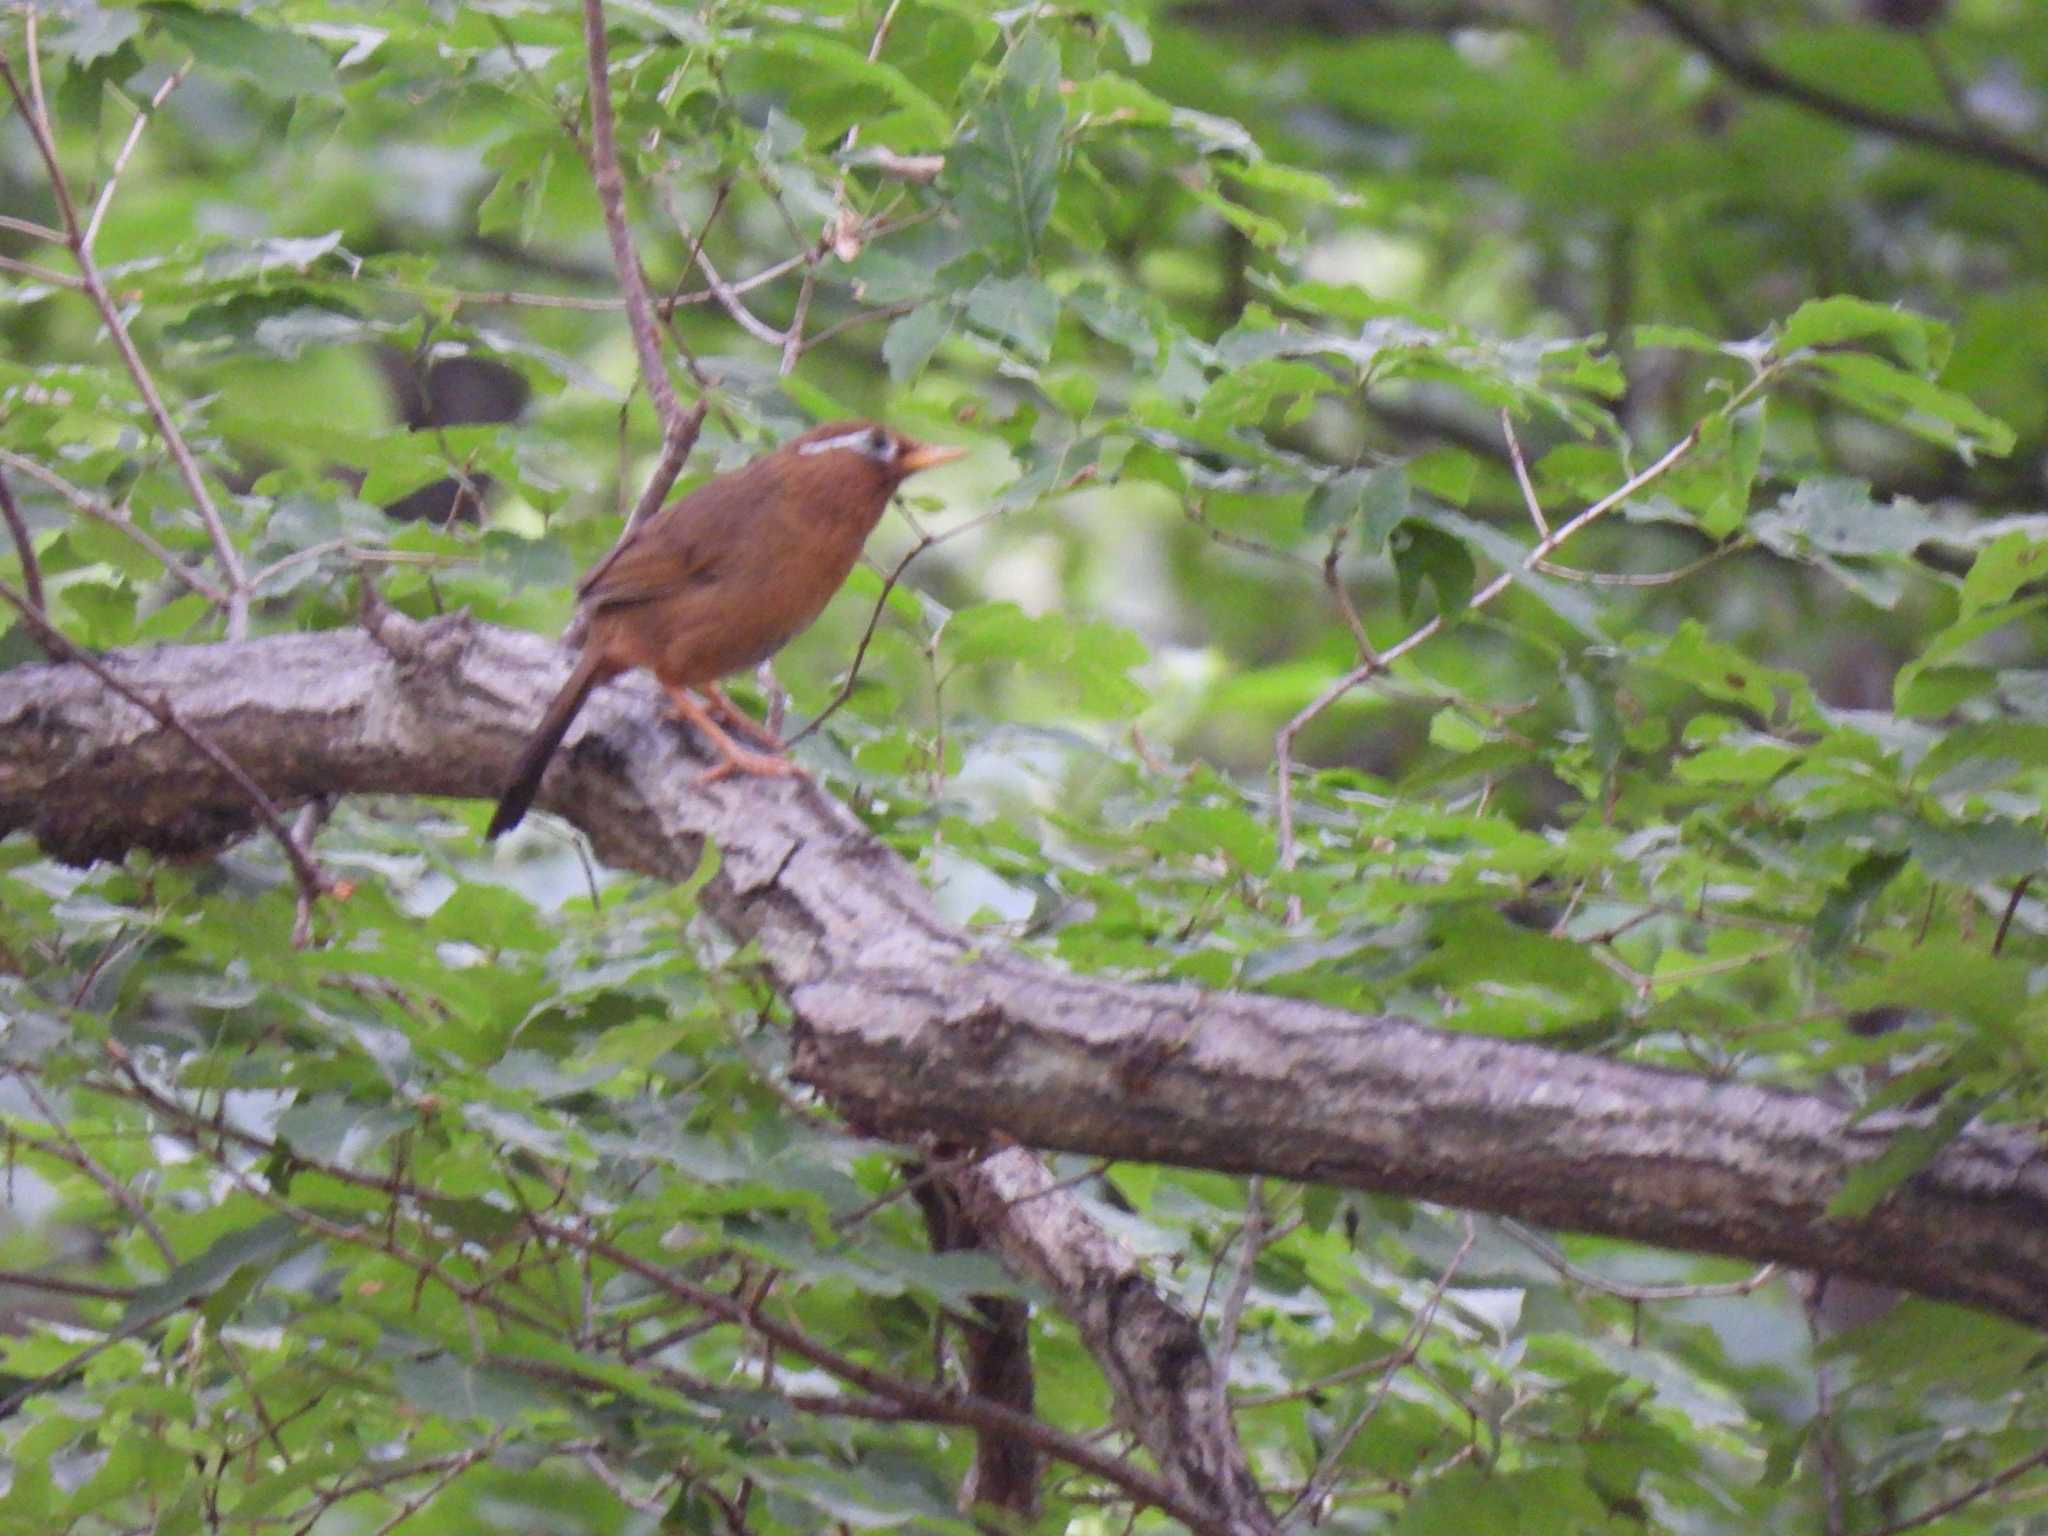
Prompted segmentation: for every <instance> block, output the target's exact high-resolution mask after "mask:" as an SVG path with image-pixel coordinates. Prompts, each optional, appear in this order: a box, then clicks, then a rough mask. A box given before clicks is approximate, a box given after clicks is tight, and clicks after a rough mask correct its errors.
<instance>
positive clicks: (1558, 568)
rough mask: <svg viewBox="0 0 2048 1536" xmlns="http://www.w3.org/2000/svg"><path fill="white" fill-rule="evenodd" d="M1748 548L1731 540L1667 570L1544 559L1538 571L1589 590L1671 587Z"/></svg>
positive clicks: (1747, 545)
mask: <svg viewBox="0 0 2048 1536" xmlns="http://www.w3.org/2000/svg"><path fill="white" fill-rule="evenodd" d="M1747 548H1749V540H1747V539H1730V540H1729V541H1728V542H1727V543H1725V544H1718V545H1716V546H1715V547H1714V548H1713V549H1710V550H1708V551H1707V553H1705V554H1704V555H1701V556H1700V557H1699V559H1697V560H1688V561H1686V563H1685V564H1684V565H1680V566H1675V567H1673V568H1672V569H1671V570H1668V571H1581V570H1577V569H1575V568H1573V567H1572V566H1569V565H1559V564H1558V563H1557V562H1556V561H1555V560H1545V561H1543V562H1542V563H1540V564H1539V565H1538V566H1537V567H1536V569H1537V570H1539V571H1541V572H1542V573H1543V574H1544V575H1546V576H1555V577H1556V578H1557V579H1558V580H1559V581H1573V582H1577V583H1578V584H1579V585H1581V586H1587V587H1669V586H1675V585H1677V584H1678V583H1679V582H1681V581H1684V580H1685V579H1686V578H1688V577H1690V576H1697V575H1698V574H1699V573H1700V572H1701V571H1703V570H1705V569H1706V568H1707V567H1708V566H1710V565H1713V564H1715V563H1716V562H1718V561H1722V560H1726V559H1727V558H1728V557H1729V556H1730V555H1732V554H1734V553H1735V552H1736V551H1737V550H1742V549H1747Z"/></svg>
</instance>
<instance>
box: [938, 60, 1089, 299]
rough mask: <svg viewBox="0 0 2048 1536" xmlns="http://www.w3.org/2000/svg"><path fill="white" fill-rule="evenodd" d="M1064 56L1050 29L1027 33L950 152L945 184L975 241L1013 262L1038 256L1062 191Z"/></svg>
mask: <svg viewBox="0 0 2048 1536" xmlns="http://www.w3.org/2000/svg"><path fill="white" fill-rule="evenodd" d="M1059 64H1060V61H1059V51H1058V50H1057V49H1056V48H1054V47H1053V45H1052V43H1051V42H1050V41H1049V40H1048V39H1047V38H1046V36H1045V34H1044V33H1043V32H1041V31H1038V30H1032V31H1029V32H1027V33H1025V35H1024V36H1023V37H1022V38H1021V39H1020V40H1019V41H1018V42H1017V43H1016V44H1015V45H1014V46H1013V47H1012V48H1011V49H1010V51H1009V53H1008V55H1007V56H1006V57H1005V58H1004V60H1003V68H1002V73H1001V75H1000V76H998V77H997V81H996V84H995V88H994V89H993V90H991V91H990V92H989V94H988V96H987V97H986V98H985V99H984V100H983V101H982V103H981V104H980V106H978V107H977V108H976V109H975V110H974V112H973V113H972V115H971V116H970V117H969V119H968V126H967V131H966V132H965V133H964V134H963V135H962V136H961V137H960V138H958V139H957V140H955V141H954V144H953V147H952V148H951V149H950V150H949V151H948V152H947V155H946V172H945V176H944V178H943V179H942V182H941V185H942V187H943V188H944V190H945V191H946V192H947V193H948V194H949V195H950V196H951V197H952V199H953V209H954V212H955V213H956V214H957V215H958V217H959V219H960V222H961V224H962V226H963V227H964V228H965V230H966V232H967V235H968V238H969V240H970V241H971V242H972V243H973V246H974V248H975V249H976V250H978V251H981V252H982V253H983V254H985V255H987V256H988V257H989V258H990V259H991V260H993V261H995V262H996V263H997V264H998V266H1000V267H1002V268H1004V269H1005V270H1009V271H1015V270H1016V269H1018V268H1021V267H1029V266H1033V265H1035V264H1036V263H1037V261H1038V256H1039V237H1040V236H1041V235H1042V234H1043V233H1044V231H1045V226H1046V224H1047V223H1048V222H1049V221H1050V220H1051V218H1052V210H1053V202H1054V199H1055V198H1056V197H1057V196H1058V195H1059V181H1058V172H1059V161H1060V130H1061V129H1062V128H1063V127H1064V126H1065V123H1066V110H1065V107H1064V105H1063V104H1062V103H1061V101H1060V93H1059Z"/></svg>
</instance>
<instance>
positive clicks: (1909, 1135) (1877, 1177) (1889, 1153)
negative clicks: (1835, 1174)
mask: <svg viewBox="0 0 2048 1536" xmlns="http://www.w3.org/2000/svg"><path fill="white" fill-rule="evenodd" d="M1983 1107H1984V1100H1983V1099H1981V1098H1978V1097H1975V1096H1971V1095H1965V1094H1959V1095H1955V1096H1952V1097H1951V1098H1949V1099H1947V1100H1946V1101H1944V1102H1943V1104H1942V1106H1941V1110H1940V1112H1939V1113H1938V1114H1937V1115H1936V1116H1935V1117H1934V1120H1933V1121H1932V1123H1930V1124H1927V1125H1910V1126H1907V1127H1906V1128H1905V1129H1903V1130H1901V1131H1899V1132H1897V1133H1896V1134H1895V1135H1894V1136H1893V1137H1892V1139H1891V1140H1890V1141H1889V1142H1887V1143H1886V1144H1885V1149H1884V1150H1883V1151H1882V1152H1880V1153H1878V1155H1877V1156H1876V1157H1873V1158H1871V1159H1870V1160H1869V1161H1868V1162H1864V1163H1859V1164H1857V1165H1856V1166H1855V1167H1854V1168H1851V1169H1850V1170H1849V1172H1848V1173H1847V1174H1846V1175H1844V1177H1843V1179H1842V1187H1841V1189H1840V1190H1839V1191H1838V1192H1837V1193H1836V1195H1835V1197H1834V1199H1832V1200H1830V1201H1829V1202H1828V1215H1829V1217H1830V1218H1832V1219H1833V1220H1836V1221H1860V1220H1862V1219H1863V1218H1864V1217H1865V1216H1867V1215H1869V1214H1870V1213H1871V1212H1872V1211H1873V1210H1875V1209H1877V1206H1878V1202H1880V1201H1881V1200H1883V1199H1884V1197H1885V1196H1886V1195H1888V1194H1890V1193H1891V1192H1892V1191H1893V1190H1895V1189H1897V1188H1898V1187H1899V1186H1900V1185H1901V1184H1903V1183H1905V1182H1906V1181H1907V1180H1908V1179H1910V1178H1912V1177H1913V1175H1914V1174H1916V1173H1918V1172H1919V1171H1920V1170H1921V1169H1922V1168H1925V1167H1926V1166H1927V1165H1928V1164H1929V1163H1931V1162H1933V1161H1934V1159H1935V1158H1936V1157H1937V1156H1939V1155H1940V1153H1941V1149H1942V1148H1943V1147H1945V1146H1947V1145H1948V1144H1949V1143H1950V1142H1952V1141H1954V1140H1955V1139H1956V1138H1957V1137H1958V1136H1960V1135H1962V1133H1963V1132H1964V1130H1966V1129H1967V1128H1968V1126H1969V1124H1970V1122H1971V1121H1972V1120H1974V1119H1976V1118H1977V1114H1978V1111H1979V1110H1981V1109H1982V1108H1983Z"/></svg>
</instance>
